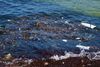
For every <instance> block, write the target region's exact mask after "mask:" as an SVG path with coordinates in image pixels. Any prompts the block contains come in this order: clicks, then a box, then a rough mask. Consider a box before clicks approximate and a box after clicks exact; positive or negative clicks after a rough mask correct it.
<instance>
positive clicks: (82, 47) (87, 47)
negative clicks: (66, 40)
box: [76, 45, 90, 50]
mask: <svg viewBox="0 0 100 67" xmlns="http://www.w3.org/2000/svg"><path fill="white" fill-rule="evenodd" d="M76 47H78V48H80V49H85V50H89V49H90V46H83V45H76Z"/></svg>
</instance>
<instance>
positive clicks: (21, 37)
mask: <svg viewBox="0 0 100 67" xmlns="http://www.w3.org/2000/svg"><path fill="white" fill-rule="evenodd" d="M74 2H76V3H79V6H78V9H81V6H82V7H83V8H82V9H81V10H82V11H86V13H85V12H81V11H79V10H78V9H76V8H74V7H73V6H74ZM85 2H86V3H85ZM91 2H95V3H96V5H94V6H91V5H92V4H90V7H88V8H89V9H90V8H92V7H94V8H95V9H96V10H98V11H99V9H98V8H99V6H100V5H99V4H98V3H99V2H97V1H91ZM63 3H65V4H63ZM67 3H68V4H67ZM82 3H83V4H80V1H76V0H75V1H74V0H71V1H69V0H67V1H65V0H63V1H60V0H59V1H56V0H54V1H52V0H48V1H38V0H37V1H33V0H31V1H26V0H21V1H20V0H17V1H15V0H0V26H1V27H0V31H1V32H0V44H1V45H0V56H4V55H5V54H8V53H11V54H12V55H13V56H14V57H28V58H35V59H39V58H43V57H44V58H48V57H50V56H52V55H54V54H57V55H61V54H64V52H65V51H71V52H74V53H80V49H79V48H77V47H76V45H78V44H81V45H84V46H90V47H92V48H91V49H90V50H89V51H90V52H96V51H99V50H100V34H99V32H100V31H98V30H94V29H89V28H86V27H80V26H79V25H80V23H81V21H86V22H87V23H91V24H94V25H96V26H100V18H99V17H94V15H92V14H91V15H92V16H90V15H89V14H88V15H87V13H88V12H90V11H88V10H87V9H88V8H86V9H85V7H86V6H83V5H84V4H86V5H87V1H85V0H84V1H83V2H82ZM88 5H89V4H88ZM88 5H87V6H88ZM76 7H77V6H76ZM87 11H88V12H87ZM84 13H85V14H84ZM66 21H69V22H70V24H66V23H65V22H66ZM38 22H40V23H41V22H42V23H45V24H47V25H48V27H47V28H46V26H45V25H44V26H43V27H42V28H41V27H40V28H39V29H37V27H35V26H34V24H35V23H38ZM67 26H68V27H67ZM67 28H68V29H67ZM70 28H71V29H72V30H70ZM46 29H48V30H46ZM74 29H76V31H75V30H74ZM62 30H64V31H62ZM67 30H68V31H67ZM2 31H3V32H4V33H3V32H2ZM65 35H66V37H65ZM70 35H72V36H70ZM73 36H74V37H73ZM75 37H76V38H75ZM77 37H80V38H84V39H89V40H85V41H80V40H77ZM64 39H65V40H67V41H66V42H64V41H63V40H64Z"/></svg>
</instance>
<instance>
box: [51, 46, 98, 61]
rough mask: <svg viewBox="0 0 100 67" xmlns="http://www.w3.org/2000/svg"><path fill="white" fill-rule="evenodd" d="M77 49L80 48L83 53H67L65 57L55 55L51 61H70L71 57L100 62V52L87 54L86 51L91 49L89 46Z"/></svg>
mask: <svg viewBox="0 0 100 67" xmlns="http://www.w3.org/2000/svg"><path fill="white" fill-rule="evenodd" d="M76 47H79V48H80V50H81V52H80V53H79V54H75V53H73V52H65V55H61V56H58V55H54V56H51V57H50V59H54V60H56V61H57V60H62V59H68V58H70V57H87V58H88V59H90V60H100V51H97V52H87V51H85V50H87V49H89V48H90V47H89V46H82V45H76Z"/></svg>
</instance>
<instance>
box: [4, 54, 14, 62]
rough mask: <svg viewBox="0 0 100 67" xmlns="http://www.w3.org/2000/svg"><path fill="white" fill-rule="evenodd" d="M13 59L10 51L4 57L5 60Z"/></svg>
mask: <svg viewBox="0 0 100 67" xmlns="http://www.w3.org/2000/svg"><path fill="white" fill-rule="evenodd" d="M12 59H13V57H12V55H11V54H10V53H8V54H6V55H5V56H4V58H3V60H4V61H11V60H12Z"/></svg>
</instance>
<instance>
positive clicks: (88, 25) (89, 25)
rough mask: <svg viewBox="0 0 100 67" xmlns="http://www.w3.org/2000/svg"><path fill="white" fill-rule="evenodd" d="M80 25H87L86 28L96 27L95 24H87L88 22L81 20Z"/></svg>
mask: <svg viewBox="0 0 100 67" xmlns="http://www.w3.org/2000/svg"><path fill="white" fill-rule="evenodd" d="M81 25H83V26H85V27H88V28H91V29H94V28H95V27H96V26H95V25H92V24H89V23H84V22H82V23H81Z"/></svg>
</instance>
